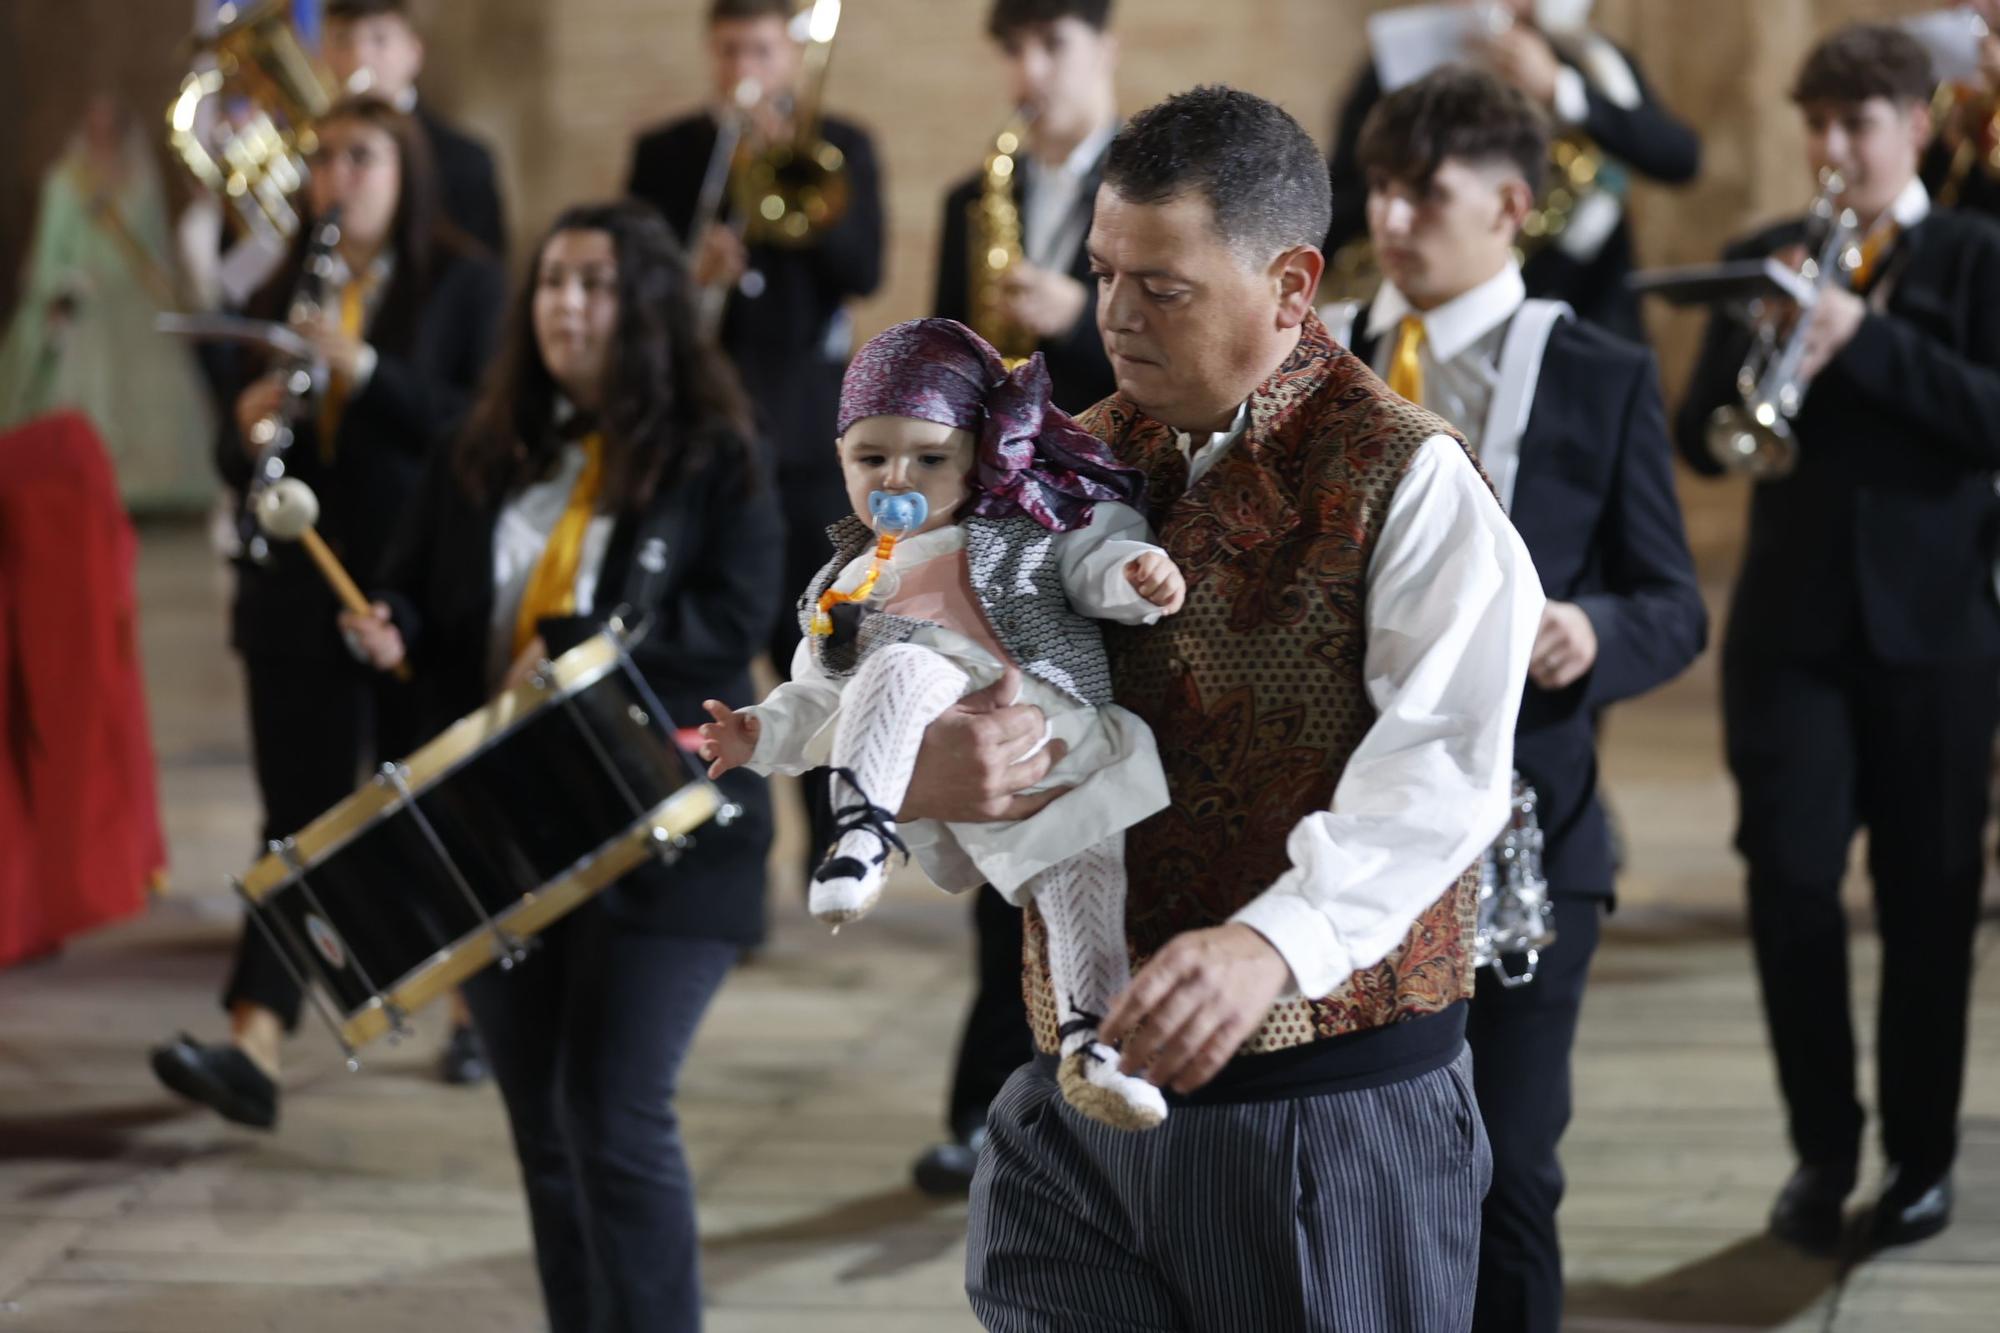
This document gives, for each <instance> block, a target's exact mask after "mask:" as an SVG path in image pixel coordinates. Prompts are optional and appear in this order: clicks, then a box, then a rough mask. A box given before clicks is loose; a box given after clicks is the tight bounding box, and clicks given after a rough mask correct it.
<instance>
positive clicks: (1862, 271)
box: [1847, 222, 1903, 292]
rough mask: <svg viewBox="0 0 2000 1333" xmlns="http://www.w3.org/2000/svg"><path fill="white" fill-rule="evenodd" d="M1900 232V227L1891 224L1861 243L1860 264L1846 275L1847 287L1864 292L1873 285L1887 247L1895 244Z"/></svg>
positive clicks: (1887, 250)
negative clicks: (1876, 271)
mask: <svg viewBox="0 0 2000 1333" xmlns="http://www.w3.org/2000/svg"><path fill="white" fill-rule="evenodd" d="M1902 231H1903V229H1902V228H1901V227H1899V226H1897V225H1896V224H1895V223H1893V222H1892V223H1890V224H1889V225H1888V226H1886V227H1883V228H1881V229H1880V230H1878V231H1877V232H1876V233H1875V234H1874V235H1873V236H1870V237H1869V238H1868V239H1867V240H1865V241H1863V242H1862V243H1861V262H1860V263H1858V264H1856V265H1855V266H1854V271H1853V272H1852V273H1850V274H1848V275H1847V280H1848V285H1849V286H1850V287H1851V288H1852V289H1853V290H1855V291H1857V292H1865V291H1867V290H1868V288H1869V287H1870V285H1872V284H1873V282H1874V281H1875V270H1876V269H1877V268H1878V267H1880V266H1881V263H1882V260H1883V259H1884V258H1886V257H1887V256H1888V253H1889V247H1890V246H1892V245H1894V244H1895V243H1896V238H1897V237H1898V236H1900V235H1901V234H1902Z"/></svg>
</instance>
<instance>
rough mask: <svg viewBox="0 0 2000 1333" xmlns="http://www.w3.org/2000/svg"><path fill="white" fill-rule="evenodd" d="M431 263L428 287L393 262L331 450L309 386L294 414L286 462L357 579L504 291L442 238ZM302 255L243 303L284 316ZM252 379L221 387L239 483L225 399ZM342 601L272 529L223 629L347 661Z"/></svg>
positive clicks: (219, 449)
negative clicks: (263, 560) (329, 455)
mask: <svg viewBox="0 0 2000 1333" xmlns="http://www.w3.org/2000/svg"><path fill="white" fill-rule="evenodd" d="M432 264H433V272H432V274H431V277H430V282H429V285H428V287H424V288H420V287H419V285H418V283H417V280H416V278H415V275H414V274H413V273H412V272H411V267H410V266H409V265H407V264H403V265H398V266H397V269H396V272H395V276H394V277H393V278H392V279H391V280H390V285H389V290H388V291H387V292H385V293H384V294H383V297H382V303H381V305H380V306H379V307H378V308H377V310H376V312H375V317H374V319H373V321H372V322H371V324H370V325H369V328H368V331H367V340H368V342H369V344H370V345H371V346H373V347H374V348H375V351H376V356H377V360H376V364H375V373H374V374H373V375H372V376H371V377H370V378H369V380H368V383H367V384H366V385H364V386H363V387H362V389H361V391H360V392H359V393H357V394H355V395H353V396H352V398H351V399H350V400H349V401H348V403H347V405H346V408H345V410H344V411H343V412H342V413H341V417H340V426H339V430H338V433H337V435H336V438H335V441H334V451H333V461H332V463H331V464H328V463H325V462H322V461H321V458H320V442H319V427H318V425H317V420H318V406H317V400H316V399H315V400H312V401H309V402H308V404H307V406H306V410H305V413H304V415H303V417H302V418H301V420H299V421H298V422H296V423H295V424H294V428H293V429H294V439H293V443H292V446H291V449H290V450H289V451H288V452H287V453H286V455H285V471H286V474H287V475H289V476H292V477H296V478H298V479H299V480H301V481H303V482H305V483H306V484H307V485H308V486H311V487H312V488H313V491H314V493H315V494H317V495H318V497H319V503H320V520H319V532H320V535H321V536H322V537H324V538H326V541H327V544H328V545H329V546H331V547H332V548H333V550H334V553H335V554H336V555H338V556H339V557H340V559H341V562H342V563H343V564H345V565H346V566H347V568H348V571H349V572H350V573H351V574H352V575H353V576H354V577H355V578H356V579H357V580H359V581H360V582H361V583H362V584H363V585H364V586H366V584H367V582H368V580H370V579H372V578H373V577H374V576H375V572H376V570H377V569H378V568H379V567H380V564H381V561H382V556H383V552H384V551H385V550H386V549H387V547H388V544H389V540H390V537H391V536H392V535H393V534H394V532H395V530H396V526H397V524H398V522H399V521H400V519H401V517H402V514H403V507H404V505H405V504H406V503H407V502H408V499H409V496H410V494H411V492H412V491H414V490H415V489H416V485H417V481H418V478H419V477H421V476H422V474H423V470H424V465H425V462H426V460H427V459H428V458H429V456H430V455H431V454H432V453H433V452H434V451H436V450H438V449H440V448H441V447H442V446H443V445H444V443H445V441H446V440H448V439H449V437H450V435H451V432H452V431H453V430H454V429H455V428H456V427H457V425H458V423H459V421H460V419H461V418H462V417H463V416H464V415H465V413H466V411H467V409H469V408H470V407H471V405H472V399H473V395H474V393H475V391H476V390H477V388H478V384H479V380H480V377H481V376H482V375H483V374H485V371H486V362H487V359H488V357H489V356H490V355H491V352H492V349H493V345H494V341H495V337H496V335H497V333H498V330H499V327H500V323H501V315H502V311H503V309H504V307H505V304H506V289H505V282H504V280H503V278H502V277H501V273H500V267H499V265H498V264H496V263H495V262H494V261H492V260H490V259H487V258H485V257H484V256H480V255H474V254H470V253H463V252H459V251H455V250H452V249H449V248H446V247H440V249H439V250H438V252H437V253H436V255H435V256H434V258H433V260H432ZM298 267H299V265H298V261H297V259H296V257H295V258H294V260H293V261H292V262H291V263H289V264H287V265H286V266H285V267H284V268H283V269H281V270H280V271H279V273H278V276H277V277H276V278H274V279H273V280H272V281H271V283H270V284H269V285H268V286H267V287H265V289H264V290H263V291H261V292H259V293H258V294H257V296H256V297H254V298H253V299H252V301H251V304H250V313H252V314H253V315H257V316H258V317H260V318H265V319H282V318H283V317H284V308H285V306H286V305H287V303H288V302H289V301H290V299H291V293H292V290H293V288H294V286H295V285H296V283H297V274H298ZM245 369H246V372H247V375H248V376H251V377H254V376H256V375H259V374H262V373H263V366H262V364H261V363H256V364H251V365H248V366H246V367H245ZM247 382H248V379H247V378H246V379H245V380H243V381H241V382H239V383H237V384H236V385H234V386H233V387H232V388H231V390H230V391H229V393H228V394H227V396H226V398H225V400H224V401H225V402H226V403H227V404H228V405H229V407H230V408H231V410H229V411H225V412H223V413H222V424H221V428H220V430H219V431H218V432H217V438H216V447H215V459H216V466H217V469H218V470H219V471H220V472H221V474H222V479H223V480H224V481H225V482H227V483H228V484H229V485H230V486H232V487H234V488H235V489H236V491H237V492H238V494H239V495H240V494H241V493H242V492H243V491H244V490H245V488H247V487H248V485H249V482H250V471H251V458H250V455H249V454H248V453H247V452H246V451H245V449H244V446H243V439H242V436H241V435H240V434H239V433H238V432H237V429H236V420H235V412H234V410H233V409H234V405H235V401H236V395H237V393H239V392H240V391H241V389H242V387H243V384H244V383H247ZM336 608H337V603H336V602H335V599H334V595H333V591H332V590H331V589H330V588H328V587H327V585H326V581H325V580H324V579H323V578H321V577H320V575H319V572H318V571H317V570H316V569H315V568H314V567H313V565H312V562H311V561H310V560H309V559H308V558H307V556H306V555H305V553H304V551H303V550H301V549H300V548H299V547H298V546H296V545H293V544H290V543H286V542H272V543H271V559H270V562H269V563H268V564H265V565H256V564H252V563H250V562H249V561H248V560H239V561H238V562H237V581H236V602H235V606H234V609H233V611H232V625H231V628H232V634H231V642H232V644H233V645H234V646H235V647H236V649H237V650H238V651H239V652H243V653H246V654H265V655H275V656H280V657H296V656H308V657H318V658H338V659H341V660H345V659H346V657H347V649H346V647H345V645H343V644H342V643H341V641H340V634H339V632H338V631H337V630H336V629H335V627H334V614H335V610H336Z"/></svg>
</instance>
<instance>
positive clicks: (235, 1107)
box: [153, 1032, 278, 1129]
mask: <svg viewBox="0 0 2000 1333" xmlns="http://www.w3.org/2000/svg"><path fill="white" fill-rule="evenodd" d="M153 1073H154V1074H155V1075H157V1076H158V1077H159V1080H160V1082H162V1083H164V1084H166V1085H167V1087H169V1088H170V1089H172V1090H173V1091H175V1092H178V1093H179V1094H180V1095H181V1096H183V1097H185V1098H187V1099H188V1100H189V1101H191V1102H199V1103H201V1104H202V1105H203V1106H206V1107H208V1108H209V1109H210V1110H212V1111H214V1112H215V1113H216V1114H217V1115H219V1116H221V1117H222V1118H223V1119H224V1120H233V1121H235V1122H236V1123H237V1124H239V1125H248V1126H250V1127H251V1128H252V1129H269V1128H271V1127H272V1126H273V1125H275V1124H277V1123H278V1085H277V1084H276V1083H275V1082H273V1081H272V1080H271V1076H270V1075H269V1074H266V1073H265V1072H264V1071H263V1070H261V1069H259V1068H258V1067H257V1063H256V1062H255V1061H254V1060H252V1059H251V1058H250V1057H249V1056H247V1055H245V1054H244V1053H243V1052H242V1051H240V1050H238V1049H236V1047H234V1046H231V1045H228V1044H227V1043H223V1044H220V1045H216V1046H204V1045H202V1044H201V1043H200V1042H198V1041H196V1040H195V1039H194V1038H193V1037H190V1036H188V1035H187V1033H185V1032H183V1033H182V1034H181V1035H180V1036H178V1037H176V1038H174V1040H172V1041H171V1042H168V1043H167V1044H166V1045H165V1046H155V1047H154V1048H153Z"/></svg>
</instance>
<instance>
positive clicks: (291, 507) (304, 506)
mask: <svg viewBox="0 0 2000 1333" xmlns="http://www.w3.org/2000/svg"><path fill="white" fill-rule="evenodd" d="M318 520H319V497H318V496H316V495H314V494H313V493H312V488H311V487H310V486H307V485H306V484H305V483H304V482H302V481H300V480H298V479H297V478H296V477H286V478H284V479H283V480H281V481H275V482H272V483H271V485H270V486H269V487H267V488H266V489H265V491H264V494H263V495H262V496H260V497H258V500H257V522H258V523H259V524H261V525H262V526H263V529H264V531H266V532H268V533H270V534H271V535H272V536H273V537H276V538H278V539H279V540H280V541H296V542H298V543H299V544H300V545H301V546H304V547H305V548H306V554H307V555H309V556H311V557H312V562H313V563H314V564H315V565H317V566H319V572H320V574H321V575H322V576H323V577H324V578H325V579H326V581H327V583H328V584H329V585H330V586H331V587H332V588H333V594H334V596H336V597H338V598H339V599H340V602H341V605H343V606H345V607H346V608H347V609H348V610H350V611H352V612H353V613H354V614H355V615H357V616H372V615H374V614H375V608H374V607H372V606H370V605H369V604H368V599H367V598H366V597H364V596H362V595H361V588H360V586H359V585H358V584H356V583H355V582H354V579H353V577H352V576H351V575H349V574H348V572H347V568H346V566H344V565H342V564H341V563H340V557H339V556H337V555H335V554H334V553H333V548H332V547H331V546H328V545H327V544H326V539H325V538H324V537H322V536H320V535H319V529H318V528H316V527H314V526H313V524H314V523H316V522H317V521H318ZM391 670H392V671H393V672H394V673H395V677H396V679H397V680H401V681H407V680H409V678H410V664H409V662H408V661H402V662H398V663H396V665H395V666H394V667H393V668H391Z"/></svg>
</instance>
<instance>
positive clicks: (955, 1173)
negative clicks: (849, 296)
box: [915, 0, 1118, 1195]
mask: <svg viewBox="0 0 2000 1333" xmlns="http://www.w3.org/2000/svg"><path fill="white" fill-rule="evenodd" d="M1110 25H1111V0H994V4H993V6H992V9H991V11H990V12H989V14H988V16H987V23H986V31H987V33H988V35H989V36H991V37H992V39H993V41H994V43H995V44H996V45H998V46H999V48H1000V52H1001V55H1002V57H1003V58H1004V60H1005V62H1006V69H1007V78H1008V84H1009V87H1008V91H1009V92H1010V93H1011V94H1012V96H1013V99H1014V105H1015V106H1017V107H1019V108H1021V109H1022V112H1023V114H1024V119H1025V121H1026V124H1025V129H1024V132H1023V135H1024V141H1025V142H1024V151H1021V152H1019V153H1018V154H1017V155H1016V156H1015V158H1014V161H1015V162H1016V163H1018V164H1019V166H1018V169H1016V170H1013V171H1010V172H1009V173H1008V180H1007V184H1006V186H1005V197H1006V198H1007V199H1008V200H1010V201H1011V203H1012V206H1013V210H1014V214H1015V220H1016V225H1017V227H1018V230H1019V233H1020V241H1021V250H1022V254H1023V258H1022V260H1021V261H1020V262H1018V263H1016V264H1015V265H1014V266H1013V267H1012V268H1011V269H1010V270H1009V271H1008V273H1007V276H1006V279H1005V282H1004V286H1003V287H1002V289H1001V298H1002V299H1001V301H1000V302H998V303H995V304H996V306H997V308H995V309H990V310H975V309H974V306H975V305H976V304H978V303H977V302H975V300H974V299H973V296H974V294H973V292H972V291H971V284H970V283H969V281H968V275H969V273H970V272H971V269H970V260H971V258H972V257H973V256H975V255H978V254H980V253H981V252H982V242H983V241H984V239H985V238H984V237H978V238H975V237H974V236H973V234H972V233H973V232H974V231H975V230H976V228H975V226H974V221H973V217H974V211H975V210H976V209H977V208H979V207H980V205H981V196H982V192H983V191H985V190H987V189H988V188H989V187H990V185H991V182H990V181H989V180H988V179H987V175H986V173H985V172H975V173H974V174H973V175H972V176H970V177H968V178H967V179H965V180H963V181H961V182H959V183H958V184H957V185H956V186H954V187H953V188H952V190H951V193H950V194H948V195H946V196H945V204H944V229H943V242H942V245H941V247H940V250H939V255H938V275H937V295H936V299H935V301H934V302H933V305H934V308H935V312H936V313H937V314H938V315H939V316H941V317H943V318H945V319H956V320H959V321H961V322H966V323H972V324H975V325H978V324H980V323H982V322H988V323H990V322H993V320H994V317H995V316H998V317H999V319H1000V320H1001V321H1003V322H1005V323H1007V324H1009V325H1011V326H1012V327H1013V328H1014V329H1016V330H1019V331H1020V333H1019V336H1020V338H1021V346H1020V347H1016V348H1014V349H1012V350H1014V351H1017V352H1018V351H1020V350H1021V349H1022V347H1028V348H1031V350H1035V351H1039V352H1041V354H1042V358H1043V361H1044V363H1045V364H1046V365H1047V366H1048V371H1049V379H1050V381H1051V382H1052V384H1053V388H1054V392H1053V395H1052V396H1053V398H1054V400H1055V404H1056V406H1058V407H1060V408H1062V409H1063V410H1064V411H1066V412H1070V413H1076V412H1081V411H1082V410H1083V409H1084V408H1086V407H1088V406H1090V405H1091V404H1092V403H1095V402H1096V401H1098V400H1099V399H1100V398H1106V397H1109V396H1110V395H1111V393H1112V392H1113V391H1114V390H1115V389H1116V388H1117V387H1118V386H1117V380H1116V379H1115V378H1114V377H1113V376H1112V373H1111V361H1110V359H1109V357H1107V356H1106V355H1105V351H1104V341H1103V339H1102V338H1100V337H1098V334H1097V284H1096V283H1095V282H1094V281H1092V280H1091V277H1090V256H1089V254H1088V253H1087V252H1086V251H1085V248H1084V238H1085V236H1086V235H1087V234H1088V233H1089V230H1090V217H1091V209H1092V205H1093V204H1094V203H1095V201H1096V198H1097V187H1098V185H1099V184H1100V183H1101V181H1102V179H1103V174H1104V150H1105V149H1106V148H1107V147H1109V146H1110V143H1111V136H1112V134H1113V133H1115V132H1116V130H1117V128H1118V91H1117V86H1116V76H1117V70H1118V39H1117V37H1115V36H1114V35H1113V34H1112V33H1111V31H1110ZM981 316H985V319H984V320H982V318H981ZM982 332H984V333H986V334H987V336H988V337H989V339H990V338H993V337H997V336H1000V335H999V334H998V333H997V332H996V331H995V330H993V329H991V328H986V329H983V330H982ZM973 928H974V932H975V935H976V937H977V941H978V946H977V953H976V958H977V962H978V967H979V982H978V991H977V993H976V994H975V996H974V997H973V1003H972V1008H971V1010H970V1011H969V1012H968V1013H967V1014H966V1019H965V1027H964V1030H963V1031H962V1032H961V1033H960V1035H959V1043H958V1059H957V1062H956V1064H955V1065H954V1067H953V1071H952V1082H951V1096H950V1104H949V1106H948V1107H947V1110H946V1123H947V1125H948V1126H949V1127H950V1130H951V1138H950V1140H948V1141H947V1142H944V1143H940V1144H937V1145H935V1146H933V1147H931V1148H930V1149H928V1150H926V1151H925V1153H924V1154H923V1156H921V1157H919V1158H918V1159H917V1163H916V1170H915V1175H916V1180H917V1184H918V1186H919V1187H920V1188H922V1189H924V1190H925V1191H927V1192H929V1193H933V1194H940V1195H953V1194H963V1193H965V1191H966V1190H967V1189H969V1188H970V1187H971V1185H972V1168H973V1165H974V1164H975V1162H976V1161H977V1159H978V1148H979V1144H980V1142H981V1141H982V1140H983V1139H984V1137H985V1127H986V1108H987V1106H988V1104H990V1103H991V1102H992V1100H993V1097H994V1094H996V1093H998V1092H999V1091H1000V1085H1001V1084H1003V1083H1005V1082H1006V1081H1007V1076H1008V1075H1009V1074H1011V1073H1013V1072H1014V1071H1015V1070H1016V1069H1018V1068H1020V1067H1021V1066H1022V1065H1023V1064H1025V1063H1027V1061H1028V1057H1029V1056H1030V1055H1032V1054H1033V1049H1032V1048H1031V1047H1030V1045H1029V1043H1028V1029H1027V1013H1026V1011H1025V1010H1024V1009H1023V1008H1022V1006H1021V914H1020V912H1019V911H1018V910H1016V909H1015V908H1014V907H1012V906H1010V905H1009V904H1008V903H1007V901H1006V900H1005V899H1003V898H1002V897H1001V896H1000V895H999V894H998V893H996V892H994V891H993V889H992V888H991V887H987V888H982V889H980V890H979V893H978V897H977V899H976V900H975V902H974V904H973Z"/></svg>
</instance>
